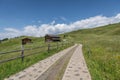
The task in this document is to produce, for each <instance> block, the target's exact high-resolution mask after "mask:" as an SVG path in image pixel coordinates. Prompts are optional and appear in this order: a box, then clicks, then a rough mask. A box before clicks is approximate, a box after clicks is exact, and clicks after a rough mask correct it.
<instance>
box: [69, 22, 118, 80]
mask: <svg viewBox="0 0 120 80" xmlns="http://www.w3.org/2000/svg"><path fill="white" fill-rule="evenodd" d="M67 35H69V36H71V37H72V38H73V39H74V41H75V42H77V43H81V44H83V52H84V55H85V59H86V62H87V65H88V68H89V70H90V73H91V76H92V80H120V76H119V75H120V23H117V24H110V25H107V26H103V27H97V28H93V29H84V30H78V31H74V32H70V33H67Z"/></svg>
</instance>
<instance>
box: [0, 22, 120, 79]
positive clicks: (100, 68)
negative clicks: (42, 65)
mask: <svg viewBox="0 0 120 80" xmlns="http://www.w3.org/2000/svg"><path fill="white" fill-rule="evenodd" d="M65 35H66V36H67V37H66V39H67V40H71V41H74V42H75V43H78V44H82V45H83V53H84V57H85V60H86V63H87V66H88V68H89V71H90V74H91V76H92V80H120V76H119V75H120V23H117V24H110V25H107V26H102V27H97V28H92V29H82V30H77V31H73V32H69V33H65ZM61 36H63V34H62V35H61ZM22 38H24V37H19V38H14V39H10V40H7V41H4V42H2V43H0V52H6V51H11V50H19V49H20V48H21V39H22ZM30 38H32V40H33V43H32V44H27V45H25V48H26V49H27V48H34V47H38V46H45V45H47V44H45V43H44V38H35V37H30ZM52 44H53V45H54V46H55V47H51V48H52V49H51V51H50V53H47V47H46V48H41V49H39V48H38V49H35V50H29V51H26V52H25V55H27V54H29V53H38V54H35V55H31V56H28V57H25V59H24V62H21V59H16V60H13V61H9V62H6V63H2V64H0V80H3V79H4V78H5V77H9V76H10V75H12V74H14V73H17V72H19V71H20V70H23V69H25V68H26V67H28V66H30V65H32V64H34V63H36V62H38V61H40V60H42V59H45V58H47V57H48V56H51V55H53V54H54V53H56V52H58V51H60V50H63V49H65V48H67V47H69V46H70V45H69V46H68V45H64V47H62V46H61V47H59V48H58V49H56V43H52ZM59 44H60V43H59ZM20 54H21V53H20V52H19V53H10V54H8V55H6V54H5V55H4V54H2V55H0V60H2V59H5V58H10V57H14V56H16V55H20Z"/></svg>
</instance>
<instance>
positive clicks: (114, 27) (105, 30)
mask: <svg viewBox="0 0 120 80" xmlns="http://www.w3.org/2000/svg"><path fill="white" fill-rule="evenodd" d="M72 33H80V34H100V35H101V34H105V35H120V23H117V24H110V25H107V26H101V27H97V28H91V29H83V30H78V31H73V32H71V33H70V34H72Z"/></svg>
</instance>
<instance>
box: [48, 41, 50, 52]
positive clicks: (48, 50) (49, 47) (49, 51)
mask: <svg viewBox="0 0 120 80" xmlns="http://www.w3.org/2000/svg"><path fill="white" fill-rule="evenodd" d="M49 52H50V43H48V53H49Z"/></svg>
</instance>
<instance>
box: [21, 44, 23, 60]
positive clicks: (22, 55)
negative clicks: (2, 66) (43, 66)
mask: <svg viewBox="0 0 120 80" xmlns="http://www.w3.org/2000/svg"><path fill="white" fill-rule="evenodd" d="M21 49H22V51H21V60H22V62H23V61H24V45H21Z"/></svg>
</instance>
